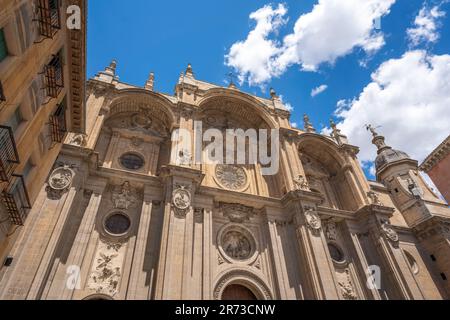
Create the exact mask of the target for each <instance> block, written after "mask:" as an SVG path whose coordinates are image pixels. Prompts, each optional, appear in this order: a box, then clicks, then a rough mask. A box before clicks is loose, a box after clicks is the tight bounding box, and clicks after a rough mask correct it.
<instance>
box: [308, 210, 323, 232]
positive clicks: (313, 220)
mask: <svg viewBox="0 0 450 320" xmlns="http://www.w3.org/2000/svg"><path fill="white" fill-rule="evenodd" d="M304 209H305V219H306V224H307V225H308V227H309V228H311V229H313V230H320V229H322V220H320V216H319V214H318V213H317V211H316V210H315V209H314V208H312V207H305V208H304Z"/></svg>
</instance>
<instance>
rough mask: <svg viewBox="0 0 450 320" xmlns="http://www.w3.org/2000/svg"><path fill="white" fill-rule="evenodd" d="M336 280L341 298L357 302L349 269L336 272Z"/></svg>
mask: <svg viewBox="0 0 450 320" xmlns="http://www.w3.org/2000/svg"><path fill="white" fill-rule="evenodd" d="M336 278H337V282H338V285H339V289H340V293H341V296H342V298H343V299H344V300H357V299H358V295H357V293H356V290H355V287H354V285H353V281H352V277H351V275H350V270H349V269H341V270H337V271H336Z"/></svg>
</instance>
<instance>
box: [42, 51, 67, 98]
mask: <svg viewBox="0 0 450 320" xmlns="http://www.w3.org/2000/svg"><path fill="white" fill-rule="evenodd" d="M44 77H45V91H46V94H47V97H51V98H57V97H58V95H59V93H60V92H61V90H62V89H63V88H64V73H63V67H62V63H61V58H60V56H59V54H57V55H54V56H53V58H52V60H51V61H50V63H49V64H48V65H46V66H45V68H44Z"/></svg>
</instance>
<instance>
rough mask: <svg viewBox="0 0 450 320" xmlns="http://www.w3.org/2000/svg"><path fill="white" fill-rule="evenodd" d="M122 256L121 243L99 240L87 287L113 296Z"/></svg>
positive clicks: (117, 286)
mask: <svg viewBox="0 0 450 320" xmlns="http://www.w3.org/2000/svg"><path fill="white" fill-rule="evenodd" d="M123 258H124V248H123V244H121V243H113V244H111V243H107V242H103V241H101V242H100V244H99V247H98V250H97V254H96V257H95V260H94V264H93V266H92V271H91V275H90V277H89V281H88V288H89V289H90V290H93V291H95V292H96V293H98V294H100V293H101V294H107V295H109V296H111V297H114V296H115V295H116V294H117V293H118V291H119V284H120V279H121V276H122V263H123Z"/></svg>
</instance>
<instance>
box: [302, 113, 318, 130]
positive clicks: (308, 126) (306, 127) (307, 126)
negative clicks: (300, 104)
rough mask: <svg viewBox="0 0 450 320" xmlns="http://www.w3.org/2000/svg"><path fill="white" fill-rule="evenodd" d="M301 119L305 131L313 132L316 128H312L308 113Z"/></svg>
mask: <svg viewBox="0 0 450 320" xmlns="http://www.w3.org/2000/svg"><path fill="white" fill-rule="evenodd" d="M303 121H304V122H305V130H306V132H310V133H315V132H316V129H314V126H313V125H312V124H311V121H310V120H309V117H308V115H306V114H305V115H304V116H303Z"/></svg>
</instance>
